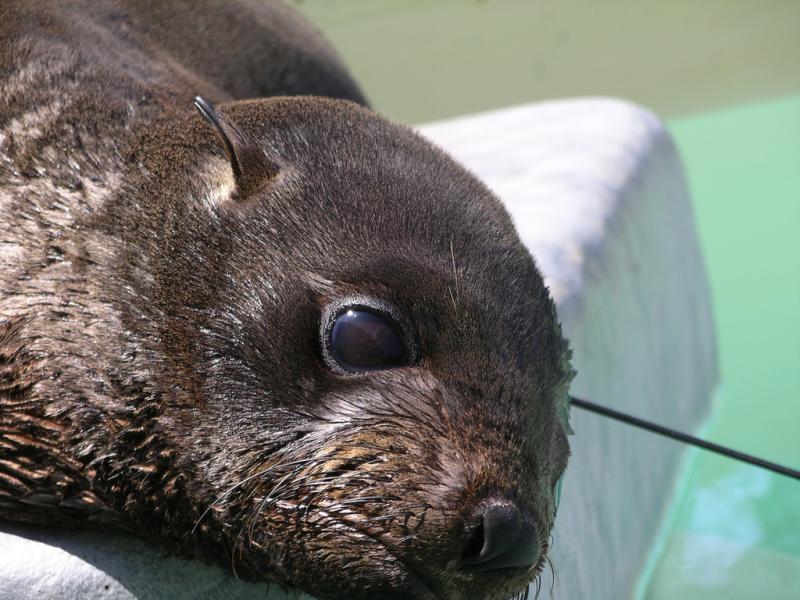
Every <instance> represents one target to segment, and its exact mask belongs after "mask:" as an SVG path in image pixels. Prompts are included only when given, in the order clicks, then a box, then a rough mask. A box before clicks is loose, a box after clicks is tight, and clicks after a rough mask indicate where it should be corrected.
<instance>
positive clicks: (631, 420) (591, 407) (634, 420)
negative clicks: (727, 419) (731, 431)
mask: <svg viewBox="0 0 800 600" xmlns="http://www.w3.org/2000/svg"><path fill="white" fill-rule="evenodd" d="M570 401H571V402H572V406H577V407H578V408H582V409H584V410H588V411H590V412H593V413H597V414H599V415H603V416H606V417H610V418H612V419H616V420H617V421H622V422H623V423H627V424H629V425H633V426H634V427H641V428H642V429H646V430H647V431H652V432H653V433H657V434H659V435H663V436H666V437H670V438H672V439H675V440H680V441H681V442H685V443H687V444H692V445H694V446H698V447H700V448H703V449H704V450H710V451H711V452H716V453H717V454H722V455H723V456H727V457H729V458H734V459H736V460H740V461H742V462H746V463H749V464H751V465H755V466H757V467H761V468H762V469H768V470H769V471H773V472H774V473H778V474H780V475H785V476H786V477H791V478H793V479H797V480H800V471H798V470H797V469H792V468H790V467H785V466H783V465H779V464H777V463H774V462H770V461H768V460H764V459H763V458H758V457H757V456H752V455H750V454H745V453H744V452H739V451H738V450H733V449H732V448H726V447H725V446H720V445H719V444H715V443H713V442H706V441H705V440H701V439H700V438H696V437H694V436H692V435H689V434H687V433H682V432H680V431H675V430H674V429H669V428H668V427H664V426H662V425H657V424H655V423H650V422H649V421H645V420H644V419H639V418H638V417H633V416H631V415H628V414H625V413H622V412H619V411H616V410H613V409H611V408H607V407H605V406H600V405H599V404H595V403H594V402H588V401H586V400H581V399H580V398H574V397H570Z"/></svg>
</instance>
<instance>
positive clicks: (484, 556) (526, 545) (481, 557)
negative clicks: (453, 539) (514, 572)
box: [461, 500, 539, 571]
mask: <svg viewBox="0 0 800 600" xmlns="http://www.w3.org/2000/svg"><path fill="white" fill-rule="evenodd" d="M479 516H480V523H479V524H478V526H477V527H476V528H475V529H474V530H473V531H472V532H471V533H470V535H469V537H468V538H467V540H466V543H465V545H464V549H463V551H462V554H461V565H462V566H463V567H464V568H467V569H469V570H471V571H489V570H493V569H506V568H511V567H520V568H521V567H530V566H532V565H533V564H534V563H535V562H536V560H537V559H538V558H539V543H538V538H537V535H536V527H535V525H534V524H533V523H532V522H530V521H529V520H527V519H523V518H522V514H521V513H520V511H519V509H518V508H517V507H516V506H515V505H514V504H513V503H511V502H509V501H507V500H497V501H493V502H491V503H490V504H488V505H485V506H484V507H483V509H482V510H481V511H479Z"/></svg>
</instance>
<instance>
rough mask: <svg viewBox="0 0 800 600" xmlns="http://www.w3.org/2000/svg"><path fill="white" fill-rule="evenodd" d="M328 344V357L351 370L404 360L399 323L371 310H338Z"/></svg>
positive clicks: (382, 366) (383, 366) (400, 363)
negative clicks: (339, 311)
mask: <svg viewBox="0 0 800 600" xmlns="http://www.w3.org/2000/svg"><path fill="white" fill-rule="evenodd" d="M329 344H330V346H329V349H330V350H329V351H330V354H331V357H332V358H333V359H334V360H335V361H336V363H337V364H338V366H339V367H341V368H342V369H343V370H345V371H348V372H351V373H352V372H356V373H357V372H362V371H374V370H378V369H390V368H392V367H401V366H404V365H406V364H408V360H407V357H406V349H405V345H404V344H403V340H402V336H401V334H400V327H399V326H398V325H397V323H395V322H394V320H392V319H390V318H387V317H386V316H383V315H380V314H378V313H376V312H373V311H371V310H365V309H362V308H350V309H348V310H346V311H344V312H342V313H340V314H339V316H338V317H336V319H335V320H334V322H333V326H332V327H331V329H330V340H329Z"/></svg>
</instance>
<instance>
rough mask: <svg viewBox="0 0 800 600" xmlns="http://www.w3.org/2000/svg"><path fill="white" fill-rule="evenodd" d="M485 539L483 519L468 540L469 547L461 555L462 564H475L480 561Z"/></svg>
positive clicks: (465, 547)
mask: <svg viewBox="0 0 800 600" xmlns="http://www.w3.org/2000/svg"><path fill="white" fill-rule="evenodd" d="M484 543H485V542H484V539H483V519H481V522H480V523H478V526H477V527H476V528H475V529H474V530H473V531H472V533H471V534H470V536H469V538H468V539H467V545H466V546H464V550H463V552H462V553H461V562H462V563H470V564H472V563H474V562H478V561H480V555H481V550H483V545H484Z"/></svg>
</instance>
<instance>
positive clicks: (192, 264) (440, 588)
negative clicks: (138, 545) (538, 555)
mask: <svg viewBox="0 0 800 600" xmlns="http://www.w3.org/2000/svg"><path fill="white" fill-rule="evenodd" d="M0 76H1V78H2V81H0V221H1V222H2V230H0V517H2V518H6V519H12V520H19V521H30V522H44V523H61V524H69V525H76V524H77V525H83V524H86V523H91V522H102V523H109V524H112V525H113V526H115V527H118V528H123V529H126V530H128V531H131V532H134V533H136V534H137V535H140V536H144V537H146V538H149V539H152V540H153V541H154V542H156V543H158V544H160V545H162V546H163V547H165V548H167V549H169V550H171V551H173V552H176V553H180V554H182V555H185V556H194V557H197V558H200V559H202V560H205V561H208V562H212V563H216V564H220V565H222V566H224V567H226V568H233V569H234V570H235V571H236V573H237V574H238V575H239V576H242V577H248V578H261V579H266V580H268V581H276V582H279V583H282V584H287V585H291V586H294V587H298V588H301V589H303V590H306V591H308V592H310V593H313V594H315V595H317V596H318V597H320V598H322V599H338V598H354V599H359V598H364V599H366V598H375V597H382V598H384V599H390V598H398V599H400V598H441V599H456V598H466V597H469V598H484V599H487V600H490V599H491V600H493V599H505V598H508V597H509V596H511V595H512V594H515V593H517V592H519V591H520V590H521V589H524V587H525V585H526V583H527V582H528V581H529V580H530V579H531V578H532V577H533V576H534V575H535V570H536V569H538V568H540V567H541V564H542V561H544V557H543V558H542V561H540V563H539V565H537V566H536V568H535V569H533V570H529V571H524V572H509V573H503V574H497V573H491V572H490V573H468V572H464V571H463V570H460V569H459V568H458V566H457V558H458V552H459V548H460V545H459V544H460V543H461V540H463V537H464V535H465V533H466V532H468V531H469V529H470V528H471V527H472V526H473V523H472V517H471V516H470V515H472V514H473V513H474V511H475V509H476V508H477V507H478V506H479V505H480V503H481V502H482V501H483V500H484V499H485V498H487V497H490V496H502V497H508V498H510V499H513V500H515V501H516V502H518V503H519V505H520V506H521V507H522V508H523V509H524V511H525V514H527V515H529V518H531V519H533V520H534V521H535V523H536V525H537V528H538V530H539V534H540V537H541V545H542V547H545V546H546V540H547V538H548V535H549V532H550V529H551V527H552V520H553V517H554V506H553V497H552V487H553V484H554V482H555V480H556V479H557V478H558V476H559V475H560V474H561V472H562V471H563V469H564V467H565V464H566V458H567V454H568V448H567V444H566V438H565V435H564V428H563V423H562V422H561V421H560V419H559V414H558V413H559V410H561V409H562V408H563V402H564V398H565V394H566V386H567V383H568V380H569V378H570V376H571V370H570V368H569V366H568V363H567V350H566V345H565V343H564V341H563V340H562V338H561V334H560V330H559V327H558V324H557V321H556V317H555V313H554V309H553V306H552V303H551V301H550V299H549V297H548V294H547V291H546V289H545V288H544V285H543V283H542V279H541V277H540V275H539V273H538V272H537V271H536V268H535V266H534V263H533V261H532V260H531V258H530V256H529V254H528V252H527V251H526V250H525V248H524V247H523V246H522V244H521V243H520V242H519V240H518V238H517V236H516V234H515V232H514V229H513V226H512V223H511V221H510V219H509V217H508V215H507V214H506V213H505V211H504V210H503V208H502V206H501V205H500V203H499V201H498V200H497V199H496V198H495V197H494V196H493V195H492V194H491V193H490V192H489V191H488V190H487V189H486V188H485V187H484V186H483V185H482V184H481V183H480V182H479V181H477V180H476V179H475V178H474V177H472V176H471V175H470V174H469V173H467V172H466V171H465V170H464V169H463V168H461V167H460V166H459V165H457V164H456V163H454V162H453V161H452V160H451V159H450V158H448V157H447V156H446V155H445V154H444V153H443V152H441V151H440V150H438V149H436V148H435V147H433V146H431V145H430V144H428V143H427V142H426V141H424V140H423V139H422V138H420V137H419V136H417V135H416V134H415V133H413V132H412V131H411V130H409V129H407V128H405V127H402V126H399V125H396V124H393V123H390V122H389V121H387V120H385V119H383V118H381V117H379V116H377V115H376V114H375V113H373V112H371V111H370V110H368V109H367V108H364V107H363V106H360V105H363V104H365V100H364V96H363V94H362V93H361V92H360V90H359V89H358V87H357V85H356V84H355V83H354V82H353V80H352V79H351V78H350V76H349V75H348V74H347V72H346V70H345V69H344V67H343V66H342V65H341V63H340V62H339V60H338V59H337V58H336V56H335V54H334V53H333V51H332V50H331V49H330V48H329V46H328V45H327V43H326V42H325V41H324V40H322V39H321V38H320V36H319V34H318V33H317V32H316V31H315V30H313V29H312V28H311V27H310V26H309V25H308V24H307V23H305V22H304V21H303V20H302V19H301V18H299V17H298V16H297V15H296V14H295V13H294V12H293V11H292V10H290V9H289V8H287V7H285V6H284V5H282V4H279V3H277V2H264V3H259V2H256V1H255V0H253V1H247V0H243V1H241V2H236V3H234V2H223V1H221V0H220V1H219V2H214V1H212V0H208V1H205V2H169V3H166V2H156V1H153V2H133V1H131V2H124V1H121V0H120V1H106V2H88V1H86V2H71V3H60V2H55V1H52V2H51V1H47V0H33V1H31V0H12V1H8V0H6V1H5V2H3V3H2V5H0ZM198 93H199V94H203V95H204V96H206V97H208V98H209V99H211V100H213V101H216V102H222V103H223V104H221V105H220V107H219V110H220V113H222V114H224V116H225V118H227V119H230V120H231V122H234V123H236V124H237V126H238V127H239V128H240V129H241V131H242V132H243V133H244V135H245V136H246V139H247V140H250V141H251V143H253V144H255V146H254V147H255V149H257V151H258V152H257V155H258V156H263V158H264V169H263V172H261V173H259V172H257V171H258V169H254V168H250V169H249V172H248V173H247V176H248V177H249V180H248V181H249V183H248V186H247V187H246V193H243V192H242V190H243V189H245V188H244V187H243V186H242V185H241V184H242V181H238V182H237V180H236V179H235V177H234V175H233V172H232V170H231V165H230V164H229V162H228V160H227V159H226V157H225V154H224V152H223V149H222V148H221V146H220V144H219V142H218V140H217V139H216V137H215V135H214V132H213V130H212V128H211V127H209V125H208V124H207V123H205V122H204V121H203V119H202V118H201V117H200V115H199V114H197V113H196V111H195V110H194V109H193V107H192V105H191V98H192V97H193V96H194V95H195V94H198ZM268 96H269V97H272V98H267V97H268ZM299 96H303V97H299ZM322 96H327V97H328V98H322ZM250 97H260V98H261V99H257V100H241V99H243V98H250ZM225 102H228V103H227V104H225ZM253 171H256V172H253ZM355 295H358V296H369V297H374V298H379V299H381V300H384V301H387V302H390V303H391V304H392V305H393V306H395V307H397V308H398V309H399V310H400V311H401V312H402V313H403V314H404V315H405V317H406V318H407V319H408V320H409V322H410V323H412V325H413V329H414V331H415V335H416V336H417V337H418V340H419V346H420V349H421V352H420V354H421V360H420V362H419V363H418V364H416V365H413V366H411V367H407V368H402V369H394V370H388V371H382V372H376V373H372V374H367V375H363V376H340V375H336V374H334V373H332V372H331V371H330V370H329V369H328V368H327V367H326V366H325V364H324V362H323V361H322V359H321V357H320V341H319V339H318V333H319V319H320V314H321V312H322V311H323V310H324V307H325V306H326V305H328V304H329V303H331V302H335V301H337V300H339V299H341V298H343V297H347V296H355Z"/></svg>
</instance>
